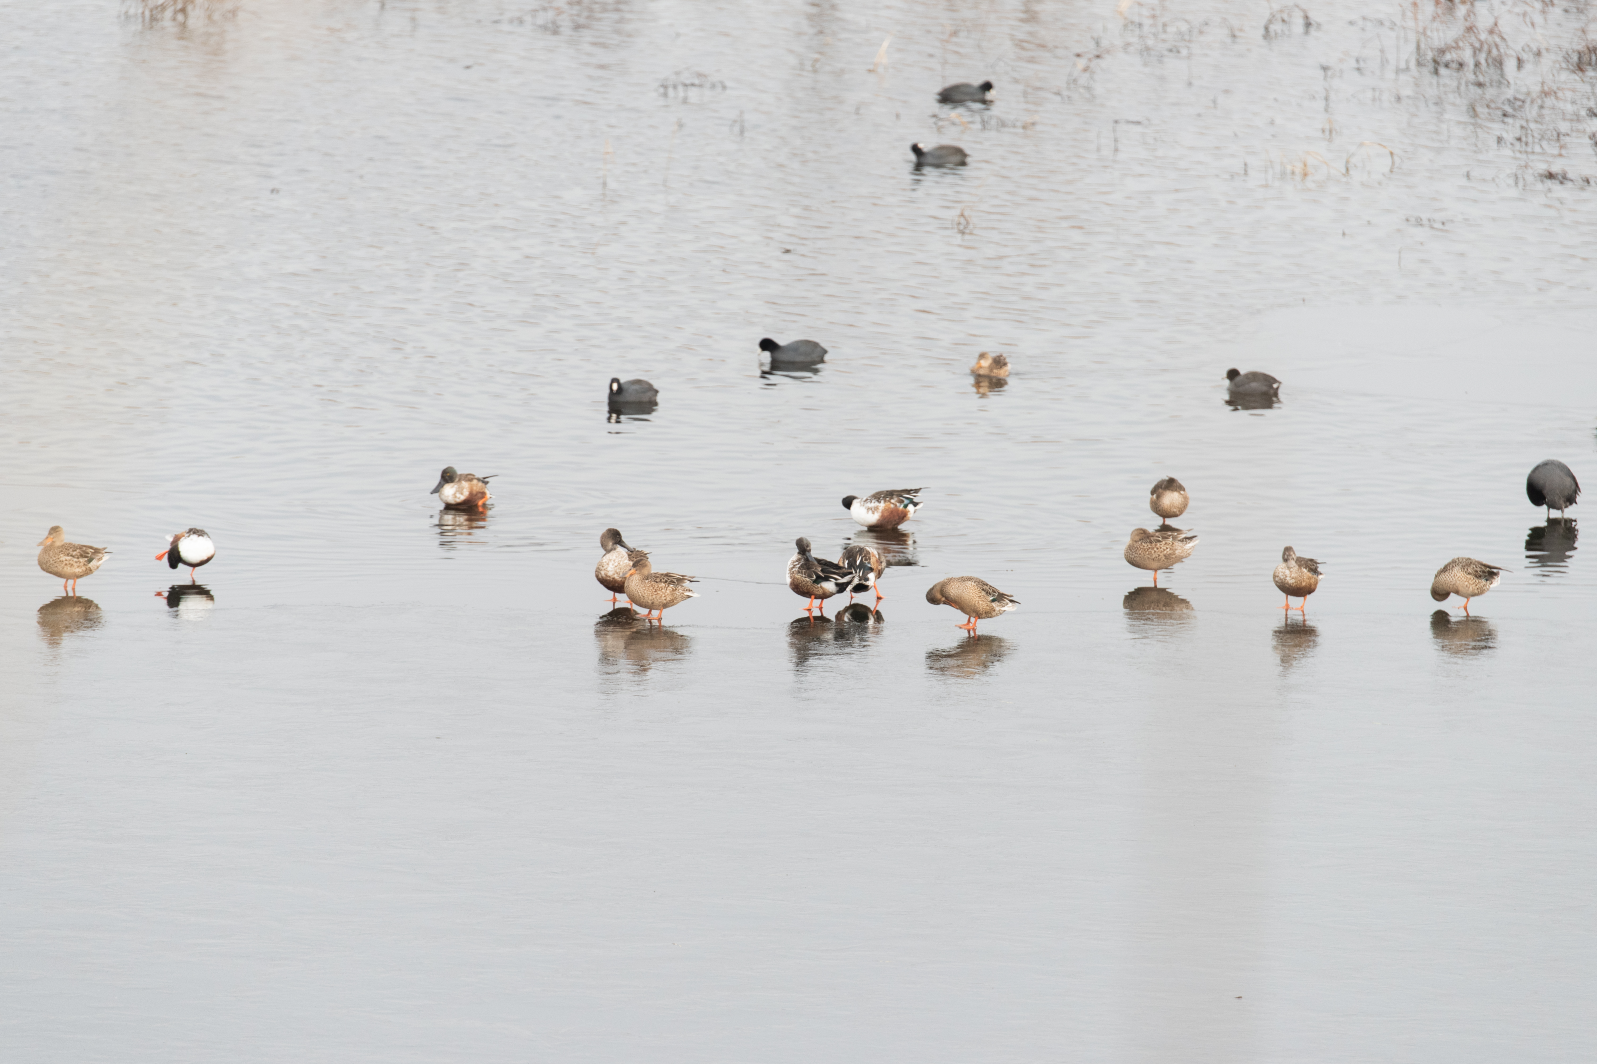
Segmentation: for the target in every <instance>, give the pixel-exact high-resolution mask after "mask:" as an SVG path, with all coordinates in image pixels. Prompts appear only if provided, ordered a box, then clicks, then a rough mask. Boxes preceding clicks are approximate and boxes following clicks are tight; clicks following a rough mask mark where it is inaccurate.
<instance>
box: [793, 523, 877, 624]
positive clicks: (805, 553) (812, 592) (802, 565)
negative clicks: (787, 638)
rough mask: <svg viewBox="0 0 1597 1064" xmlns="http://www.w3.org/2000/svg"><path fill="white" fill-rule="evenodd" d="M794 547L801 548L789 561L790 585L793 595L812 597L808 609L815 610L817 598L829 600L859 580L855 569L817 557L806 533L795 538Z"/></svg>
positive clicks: (806, 606)
mask: <svg viewBox="0 0 1597 1064" xmlns="http://www.w3.org/2000/svg"><path fill="white" fill-rule="evenodd" d="M793 546H795V547H796V548H798V553H797V554H795V555H793V557H791V558H789V559H788V560H787V586H788V587H790V588H792V589H793V594H795V595H804V596H806V597H807V598H808V599H809V601H808V602H806V603H805V604H804V608H805V609H807V610H813V609H815V608H816V606H815V601H816V600H817V599H819V600H821V601H822V602H825V601H826V600H827V599H829V598H831V597H832V596H833V595H835V594H837V593H838V592H840V591H847V590H849V589H850V588H851V587H853V586H854V584H855V583H856V579H855V574H854V570H852V569H846V568H844V567H843V566H841V565H838V564H837V563H836V562H829V561H827V560H826V559H825V558H817V557H816V556H815V554H814V552H813V551H812V550H811V549H810V541H809V540H807V539H805V538H804V537H803V536H800V537H799V538H798V539H795V540H794V541H793ZM862 590H863V589H862ZM824 608H825V607H822V609H824Z"/></svg>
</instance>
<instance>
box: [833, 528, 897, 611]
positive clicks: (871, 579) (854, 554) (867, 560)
mask: <svg viewBox="0 0 1597 1064" xmlns="http://www.w3.org/2000/svg"><path fill="white" fill-rule="evenodd" d="M837 564H838V565H841V566H842V567H843V568H845V569H850V570H853V573H854V578H855V582H854V586H853V587H851V588H849V591H848V600H849V601H850V602H853V601H854V596H855V595H857V594H863V593H864V592H866V591H874V592H876V602H877V604H878V605H880V604H881V601H882V599H883V598H885V597H886V596H884V595H883V594H882V589H881V588H880V587H878V586H877V584H876V581H878V580H880V579H881V577H882V573H884V572H886V571H887V563H886V562H884V561H883V560H882V556H881V555H880V554H878V553H876V552H875V551H873V550H871V549H870V548H869V547H867V546H865V545H864V544H863V543H851V544H849V545H848V546H847V547H844V548H843V553H842V554H841V555H840V556H839V557H838V559H837Z"/></svg>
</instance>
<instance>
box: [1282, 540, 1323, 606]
mask: <svg viewBox="0 0 1597 1064" xmlns="http://www.w3.org/2000/svg"><path fill="white" fill-rule="evenodd" d="M1271 578H1272V579H1273V580H1274V581H1275V586H1276V588H1277V589H1278V590H1279V591H1280V592H1281V593H1282V594H1284V595H1285V596H1286V605H1285V606H1282V607H1281V608H1282V609H1283V610H1297V611H1298V612H1299V613H1302V612H1303V611H1304V607H1306V606H1308V604H1309V596H1310V595H1312V594H1314V592H1315V589H1316V588H1318V587H1319V586H1320V563H1319V562H1317V561H1315V560H1314V559H1313V558H1300V557H1298V552H1297V551H1295V550H1293V549H1292V548H1291V547H1286V548H1284V549H1283V550H1282V551H1281V564H1280V565H1277V566H1276V567H1275V572H1274V573H1272V574H1271ZM1293 595H1296V596H1297V597H1298V598H1300V599H1302V600H1303V601H1302V602H1301V603H1299V604H1298V605H1296V606H1294V605H1292V596H1293Z"/></svg>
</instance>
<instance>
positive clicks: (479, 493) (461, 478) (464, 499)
mask: <svg viewBox="0 0 1597 1064" xmlns="http://www.w3.org/2000/svg"><path fill="white" fill-rule="evenodd" d="M498 475H499V474H497V473H490V474H488V475H487V476H485V477H479V476H477V475H476V474H475V473H457V472H455V467H454V466H444V471H443V472H442V473H440V474H438V483H437V484H436V485H434V486H433V490H432V491H430V492H428V493H427V494H429V495H436V496H438V499H439V501H440V502H442V503H443V504H444V509H446V510H480V509H482V508H483V507H484V506H487V505H488V500H489V499H491V498H493V496H492V495H490V494H488V481H490V480H492V479H493V478H494V477H496V476H498Z"/></svg>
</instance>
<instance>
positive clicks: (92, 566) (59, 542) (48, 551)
mask: <svg viewBox="0 0 1597 1064" xmlns="http://www.w3.org/2000/svg"><path fill="white" fill-rule="evenodd" d="M39 546H40V547H42V548H44V549H43V550H41V551H39V568H41V569H43V570H44V571H45V572H47V573H49V574H50V575H51V576H54V577H59V578H60V580H61V590H62V591H63V592H66V591H68V588H67V585H68V584H71V585H72V587H71V589H70V593H71V594H73V595H76V594H77V593H78V581H79V580H81V579H82V578H83V577H85V576H88V575H89V574H90V573H92V572H94V571H95V570H96V569H98V568H99V567H100V564H101V563H102V562H104V561H105V556H106V555H107V554H110V553H111V552H110V551H108V550H106V549H105V548H104V547H91V546H89V545H88V544H86V543H68V542H67V534H66V533H65V532H63V531H62V530H61V526H60V525H51V526H50V531H49V532H47V533H45V536H44V538H43V539H41V540H40V541H39Z"/></svg>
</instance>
